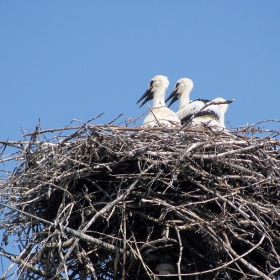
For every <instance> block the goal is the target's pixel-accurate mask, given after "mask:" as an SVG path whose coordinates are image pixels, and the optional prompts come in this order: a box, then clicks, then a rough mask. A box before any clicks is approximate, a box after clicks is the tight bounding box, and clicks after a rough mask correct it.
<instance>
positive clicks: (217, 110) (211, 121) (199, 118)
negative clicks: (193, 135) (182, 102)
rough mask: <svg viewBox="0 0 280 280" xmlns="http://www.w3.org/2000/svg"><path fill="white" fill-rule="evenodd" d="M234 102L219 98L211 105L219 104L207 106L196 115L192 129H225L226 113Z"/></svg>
mask: <svg viewBox="0 0 280 280" xmlns="http://www.w3.org/2000/svg"><path fill="white" fill-rule="evenodd" d="M233 101H234V100H225V99H224V98H221V97H217V98H215V99H213V100H212V101H211V103H212V102H213V103H217V104H212V105H209V106H207V107H206V108H205V109H203V110H201V111H200V112H198V113H196V115H195V117H194V118H193V119H192V121H191V126H192V127H207V126H208V127H211V128H214V130H224V129H225V113H226V111H227V109H228V104H229V103H231V102H233Z"/></svg>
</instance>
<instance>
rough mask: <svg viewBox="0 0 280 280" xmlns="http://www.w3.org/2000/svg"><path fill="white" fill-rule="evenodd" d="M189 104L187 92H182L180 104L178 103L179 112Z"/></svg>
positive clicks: (188, 93)
mask: <svg viewBox="0 0 280 280" xmlns="http://www.w3.org/2000/svg"><path fill="white" fill-rule="evenodd" d="M189 103H190V92H189V91H184V92H183V93H182V96H181V98H180V103H179V110H181V109H183V108H184V107H186V106H187V105H189Z"/></svg>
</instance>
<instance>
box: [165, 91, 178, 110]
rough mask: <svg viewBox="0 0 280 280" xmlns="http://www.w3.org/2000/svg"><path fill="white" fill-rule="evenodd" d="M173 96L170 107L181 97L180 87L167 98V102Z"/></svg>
mask: <svg viewBox="0 0 280 280" xmlns="http://www.w3.org/2000/svg"><path fill="white" fill-rule="evenodd" d="M171 98H172V100H171V101H170V103H169V105H168V107H170V106H171V105H172V104H173V103H174V102H175V101H176V100H178V99H179V93H178V89H174V90H173V91H172V92H171V94H170V95H169V96H168V98H167V99H166V100H165V103H166V102H167V101H169V100H170V99H171Z"/></svg>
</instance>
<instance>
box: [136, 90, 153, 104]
mask: <svg viewBox="0 0 280 280" xmlns="http://www.w3.org/2000/svg"><path fill="white" fill-rule="evenodd" d="M153 97H154V95H153V91H152V89H151V88H149V89H147V90H146V92H145V93H144V94H143V95H142V96H141V98H140V99H139V100H138V101H137V103H136V104H138V103H139V102H140V101H141V100H143V99H144V98H145V100H144V101H143V102H142V104H141V105H140V107H139V108H141V107H142V106H143V105H144V104H145V103H146V102H148V101H149V100H152V99H153Z"/></svg>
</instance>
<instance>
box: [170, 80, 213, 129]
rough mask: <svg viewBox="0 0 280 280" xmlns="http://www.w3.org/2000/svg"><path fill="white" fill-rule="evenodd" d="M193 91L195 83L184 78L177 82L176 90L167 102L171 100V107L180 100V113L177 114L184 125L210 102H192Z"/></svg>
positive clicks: (203, 100) (197, 100) (198, 100)
mask: <svg viewBox="0 0 280 280" xmlns="http://www.w3.org/2000/svg"><path fill="white" fill-rule="evenodd" d="M192 89H193V81H192V80H191V79H188V78H182V79H180V80H178V81H177V83H176V85H175V87H174V90H173V91H172V93H171V94H170V95H169V97H168V98H167V99H166V101H165V102H167V101H169V100H170V99H171V102H170V103H169V106H168V107H170V106H171V105H172V104H173V103H174V102H175V101H176V100H177V99H179V100H180V103H179V111H178V112H177V113H176V114H177V116H178V118H179V119H180V121H181V123H182V124H184V123H185V122H186V121H188V120H189V119H190V118H191V116H192V115H193V114H195V113H197V112H198V111H199V110H200V109H201V108H203V106H204V105H205V104H206V103H207V102H209V101H210V100H206V99H196V100H193V101H190V93H191V91H192Z"/></svg>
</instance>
